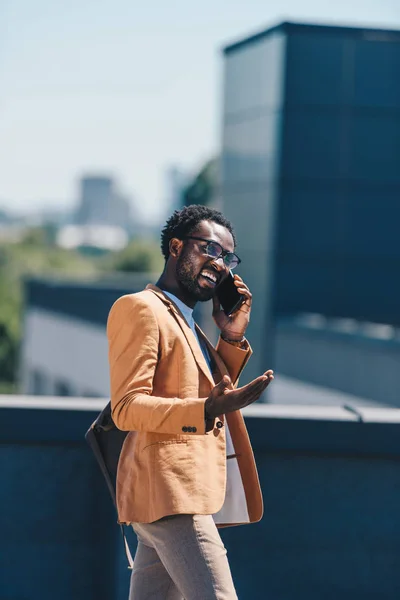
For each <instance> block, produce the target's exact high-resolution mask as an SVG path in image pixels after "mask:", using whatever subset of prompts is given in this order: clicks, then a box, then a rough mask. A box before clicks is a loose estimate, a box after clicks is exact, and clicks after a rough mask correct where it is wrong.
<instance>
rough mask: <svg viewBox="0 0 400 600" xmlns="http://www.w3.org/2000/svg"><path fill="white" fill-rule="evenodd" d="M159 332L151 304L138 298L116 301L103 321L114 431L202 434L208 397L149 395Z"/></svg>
mask: <svg viewBox="0 0 400 600" xmlns="http://www.w3.org/2000/svg"><path fill="white" fill-rule="evenodd" d="M159 335H160V334H159V327H158V322H157V319H156V317H155V315H154V313H153V311H152V309H151V307H150V306H149V305H147V304H146V302H145V301H144V300H143V299H141V298H139V297H138V296H136V295H127V296H122V297H121V298H119V299H118V300H117V301H116V302H115V303H114V305H113V306H112V308H111V310H110V313H109V316H108V321H107V338H108V349H109V353H108V358H109V366H110V388H111V410H112V417H113V420H114V423H115V425H116V426H117V427H118V429H121V430H123V431H147V432H157V433H166V434H182V427H183V426H185V425H186V426H187V427H188V434H193V435H195V434H197V435H198V434H205V432H206V431H205V427H206V425H205V421H204V403H205V400H206V398H163V397H160V396H153V395H152V392H153V379H154V374H155V371H156V368H157V362H158V348H159Z"/></svg>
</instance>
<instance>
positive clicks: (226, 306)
mask: <svg viewBox="0 0 400 600" xmlns="http://www.w3.org/2000/svg"><path fill="white" fill-rule="evenodd" d="M216 295H217V298H218V300H219V302H220V304H221V306H222V310H223V311H224V313H225V314H226V316H227V317H230V315H232V314H233V313H234V312H236V311H237V310H238V308H240V306H241V305H242V304H243V302H244V301H245V300H246V298H245V296H243V295H242V294H240V293H239V292H238V289H237V287H236V285H235V280H234V277H233V273H232V271H229V274H228V277H226V279H224V281H223V282H222V283H220V284H219V286H218V287H217V291H216Z"/></svg>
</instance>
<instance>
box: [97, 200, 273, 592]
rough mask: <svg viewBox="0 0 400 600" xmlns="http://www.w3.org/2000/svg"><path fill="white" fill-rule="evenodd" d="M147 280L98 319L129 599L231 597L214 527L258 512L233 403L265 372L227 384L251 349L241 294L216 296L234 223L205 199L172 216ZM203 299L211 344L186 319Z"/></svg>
mask: <svg viewBox="0 0 400 600" xmlns="http://www.w3.org/2000/svg"><path fill="white" fill-rule="evenodd" d="M161 248H162V252H163V255H164V257H165V268H164V271H163V273H162V275H161V277H160V278H159V280H158V282H157V286H153V285H148V286H147V287H146V289H145V290H143V291H142V292H139V293H137V294H130V295H127V296H123V297H122V298H119V299H118V300H117V302H116V303H115V304H114V305H113V307H112V309H111V311H110V315H109V319H108V324H107V335H108V339H109V362H110V376H111V405H112V416H113V419H114V422H115V424H116V426H117V427H118V428H119V429H121V430H124V431H129V432H130V433H129V434H128V435H127V437H126V440H125V442H124V446H123V448H122V451H121V455H120V459H119V464H118V475H117V506H118V518H119V521H120V522H122V523H128V524H132V527H133V528H134V530H135V532H136V534H137V537H138V548H137V552H136V555H135V560H134V565H133V571H132V578H131V588H130V600H147V599H153V600H158V599H159V600H161V599H163V600H164V599H168V600H178V599H181V598H185V600H214V599H218V600H232V599H234V598H237V596H236V593H235V588H234V585H233V582H232V577H231V573H230V569H229V564H228V561H227V557H226V550H225V548H224V545H223V543H222V541H221V538H220V536H219V533H218V530H217V526H227V525H233V524H240V523H250V522H255V521H258V520H260V519H261V516H262V511H263V507H262V496H261V491H260V486H259V481H258V476H257V471H256V467H255V463H254V458H253V453H252V449H251V446H250V442H249V439H248V435H247V432H246V427H245V425H244V421H243V418H242V415H241V413H240V410H239V409H241V408H243V407H244V406H247V405H249V404H251V403H252V402H254V401H255V400H257V399H258V398H259V397H260V395H261V394H262V392H263V391H264V390H265V388H266V387H267V385H268V384H269V382H270V381H271V380H272V379H273V373H272V371H267V372H266V373H264V374H263V375H261V376H260V377H258V378H257V379H255V380H254V381H252V382H251V383H249V384H248V385H246V386H244V387H242V388H237V387H236V385H237V380H238V377H239V375H240V373H241V371H242V370H243V368H244V366H245V364H246V362H247V360H248V359H249V357H250V355H251V349H250V346H249V344H248V342H247V340H246V338H245V337H244V334H245V331H246V328H247V325H248V323H249V318H250V310H251V301H252V297H251V293H250V291H249V289H248V287H247V285H246V284H245V283H244V282H243V280H242V279H241V278H240V277H239V276H238V275H235V279H234V281H235V285H236V287H237V289H238V291H239V293H240V294H242V295H243V296H244V298H245V301H244V303H243V304H242V305H241V306H240V308H239V310H237V311H236V312H235V313H234V314H233V315H231V316H229V317H228V316H226V315H225V313H224V312H223V311H222V309H221V307H220V304H219V302H218V300H217V297H216V295H215V292H216V289H217V288H218V285H219V284H220V283H221V282H222V281H223V280H224V279H225V278H226V277H227V276H228V273H229V269H232V268H234V267H235V266H236V265H237V264H238V262H239V258H238V257H237V255H236V254H235V253H234V250H235V237H234V232H233V229H232V225H231V224H230V223H229V221H228V220H227V219H225V218H224V216H223V215H222V214H221V213H220V212H218V211H215V210H212V209H209V208H206V207H204V206H196V205H192V206H189V207H186V208H184V209H182V210H181V211H175V213H174V214H173V215H172V216H171V217H170V219H169V220H168V221H167V223H166V225H165V227H164V229H163V231H162V235H161ZM210 299H212V300H213V317H214V320H215V323H216V325H217V326H218V328H219V329H220V332H221V333H220V338H219V341H218V344H217V346H216V348H215V349H214V348H213V346H212V345H211V344H210V342H209V341H208V340H207V339H206V337H205V336H204V334H203V333H202V331H201V330H200V329H199V328H198V327H197V326H196V324H195V323H194V320H193V316H192V312H193V308H194V306H195V304H196V302H198V301H200V302H204V301H206V300H210Z"/></svg>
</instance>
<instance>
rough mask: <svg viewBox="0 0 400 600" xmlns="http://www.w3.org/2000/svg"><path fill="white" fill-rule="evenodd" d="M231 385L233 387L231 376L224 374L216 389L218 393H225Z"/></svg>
mask: <svg viewBox="0 0 400 600" xmlns="http://www.w3.org/2000/svg"><path fill="white" fill-rule="evenodd" d="M229 387H232V381H231V378H230V377H229V375H224V376H223V378H222V379H221V381H220V382H219V383H218V384H217V385H216V386H215V388H214V389H215V390H216V391H217V392H218V393H220V394H223V393H224V391H225V390H226V389H228V388H229Z"/></svg>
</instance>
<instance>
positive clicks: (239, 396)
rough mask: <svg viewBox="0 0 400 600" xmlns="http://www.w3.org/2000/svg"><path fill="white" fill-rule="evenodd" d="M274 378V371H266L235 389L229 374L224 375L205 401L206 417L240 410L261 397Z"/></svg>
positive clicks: (210, 417) (209, 417) (212, 417)
mask: <svg viewBox="0 0 400 600" xmlns="http://www.w3.org/2000/svg"><path fill="white" fill-rule="evenodd" d="M273 379H274V373H273V371H271V370H269V371H266V372H265V373H264V374H263V375H260V376H259V377H257V378H256V379H253V381H250V383H248V384H247V385H244V386H243V387H240V388H236V389H233V386H232V382H231V380H230V377H229V376H228V375H224V377H223V378H222V379H221V381H220V382H219V383H218V385H216V386H215V387H214V388H213V389H212V391H211V394H210V395H209V397H208V398H207V400H206V402H205V414H206V419H207V420H211V419H215V417H218V416H219V415H224V414H226V413H230V412H233V411H235V410H239V409H241V408H244V407H245V406H248V405H249V404H252V403H253V402H255V401H256V400H258V399H259V397H260V396H261V394H262V393H263V391H264V390H265V389H266V387H267V386H268V385H269V384H270V383H271V381H272V380H273Z"/></svg>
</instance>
